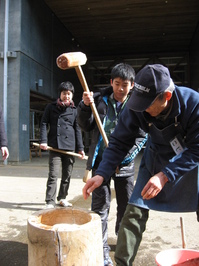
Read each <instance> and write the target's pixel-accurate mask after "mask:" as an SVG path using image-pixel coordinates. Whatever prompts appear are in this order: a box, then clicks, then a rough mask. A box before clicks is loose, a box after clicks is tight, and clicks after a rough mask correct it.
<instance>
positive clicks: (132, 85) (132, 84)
mask: <svg viewBox="0 0 199 266" xmlns="http://www.w3.org/2000/svg"><path fill="white" fill-rule="evenodd" d="M133 87H134V81H133V82H132V83H131V90H132V89H133Z"/></svg>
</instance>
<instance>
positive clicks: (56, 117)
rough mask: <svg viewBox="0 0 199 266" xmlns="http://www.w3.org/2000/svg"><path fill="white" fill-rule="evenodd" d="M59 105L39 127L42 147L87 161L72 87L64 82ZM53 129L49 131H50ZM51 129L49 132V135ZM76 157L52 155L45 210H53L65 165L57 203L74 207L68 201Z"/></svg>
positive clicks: (49, 107) (52, 105) (55, 104)
mask: <svg viewBox="0 0 199 266" xmlns="http://www.w3.org/2000/svg"><path fill="white" fill-rule="evenodd" d="M58 91H59V98H58V99H57V101H55V102H53V103H50V104H48V105H47V106H46V108H45V111H44V114H43V117H42V121H41V127H40V147H41V149H44V150H47V148H48V146H50V147H52V148H54V149H60V150H63V151H71V152H74V151H76V150H77V152H78V153H79V154H81V155H82V158H83V157H84V155H85V154H84V146H83V142H82V134H81V129H80V128H79V126H78V123H77V109H76V107H75V106H74V102H73V100H72V98H73V94H74V87H73V84H72V83H71V82H69V81H66V82H62V83H61V84H60V85H59V88H58ZM48 127H50V128H48ZM48 129H49V131H48ZM74 162H75V159H74V156H72V155H68V154H63V153H59V152H57V151H53V150H50V151H49V174H48V181H47V188H46V198H45V201H46V208H54V206H55V203H56V202H55V198H56V191H57V179H58V175H59V168H60V165H61V164H62V174H61V183H60V188H59V193H58V196H57V203H58V204H60V205H61V206H63V207H70V206H72V204H71V203H70V202H68V201H67V200H66V196H67V195H68V189H69V185H70V178H71V175H72V170H73V164H74Z"/></svg>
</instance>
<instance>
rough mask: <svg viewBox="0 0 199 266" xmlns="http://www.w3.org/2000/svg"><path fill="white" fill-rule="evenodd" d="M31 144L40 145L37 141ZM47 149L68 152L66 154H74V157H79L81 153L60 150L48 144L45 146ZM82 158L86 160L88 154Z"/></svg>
mask: <svg viewBox="0 0 199 266" xmlns="http://www.w3.org/2000/svg"><path fill="white" fill-rule="evenodd" d="M32 144H33V145H34V146H36V147H40V144H39V143H36V142H33V143H32ZM47 150H50V151H56V152H59V153H63V154H68V155H72V156H76V157H79V158H81V157H82V156H81V154H79V153H76V152H72V151H64V150H60V149H55V148H52V147H50V146H47ZM83 159H84V160H88V156H86V155H85V156H84V158H83Z"/></svg>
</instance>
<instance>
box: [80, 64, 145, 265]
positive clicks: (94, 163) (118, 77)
mask: <svg viewBox="0 0 199 266" xmlns="http://www.w3.org/2000/svg"><path fill="white" fill-rule="evenodd" d="M134 78H135V71H134V69H133V68H132V67H131V66H130V65H128V64H125V63H120V64H117V65H116V66H114V67H113V69H112V71H111V80H110V86H109V87H106V88H104V89H101V90H99V91H98V92H96V93H94V95H93V92H84V93H83V101H81V102H80V103H79V105H78V123H79V125H80V127H81V128H82V130H84V131H86V132H91V145H90V148H89V159H88V162H87V170H92V175H95V170H96V169H97V167H98V165H99V163H100V162H101V160H102V154H103V151H104V149H105V148H106V147H105V144H104V142H103V140H102V136H101V135H100V132H99V129H98V127H97V124H96V121H95V119H94V116H93V114H92V111H91V108H90V103H92V102H95V105H96V108H97V110H98V113H99V116H100V118H101V121H102V124H103V126H104V130H105V132H106V135H107V138H108V139H109V137H110V135H111V133H112V132H113V131H114V129H115V126H116V125H117V123H118V120H119V117H120V116H121V114H122V112H123V110H124V108H125V106H126V104H127V101H128V99H129V97H130V92H131V89H132V86H133V84H134ZM145 142H146V136H145V133H144V132H143V131H140V132H138V134H137V139H136V142H135V144H134V145H133V147H129V150H128V154H127V155H126V157H125V158H123V161H122V162H120V163H119V164H118V165H117V166H116V167H115V170H116V168H117V170H116V171H114V173H112V178H113V180H114V187H115V193H116V202H117V219H116V225H115V233H116V234H117V233H118V230H119V226H120V223H121V219H122V217H123V215H124V212H125V209H126V206H127V203H128V201H129V198H130V196H131V193H132V191H133V187H134V171H135V169H134V158H135V156H136V155H137V154H138V152H139V151H140V150H141V148H142V146H143V145H144V143H145ZM110 203H111V187H110V180H109V181H108V182H103V184H102V185H101V186H100V187H99V188H97V189H96V190H95V191H94V192H93V194H92V204H91V209H92V211H94V212H96V213H98V214H99V215H100V217H101V221H102V234H103V250H104V266H111V265H113V263H112V260H111V258H110V256H109V246H108V215H109V210H110Z"/></svg>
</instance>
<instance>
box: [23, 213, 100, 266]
mask: <svg viewBox="0 0 199 266" xmlns="http://www.w3.org/2000/svg"><path fill="white" fill-rule="evenodd" d="M27 233H28V266H44V265H47V266H101V265H103V263H104V262H103V244H102V229H101V219H100V217H99V215H97V214H95V213H93V212H89V211H85V210H82V209H73V208H55V209H48V210H42V211H38V212H35V213H34V214H33V215H31V216H30V217H29V218H28V224H27Z"/></svg>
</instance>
